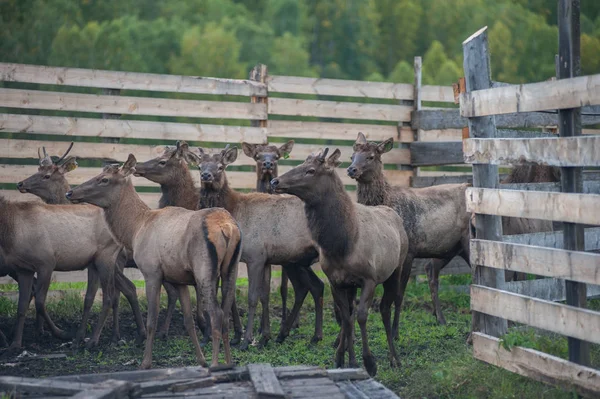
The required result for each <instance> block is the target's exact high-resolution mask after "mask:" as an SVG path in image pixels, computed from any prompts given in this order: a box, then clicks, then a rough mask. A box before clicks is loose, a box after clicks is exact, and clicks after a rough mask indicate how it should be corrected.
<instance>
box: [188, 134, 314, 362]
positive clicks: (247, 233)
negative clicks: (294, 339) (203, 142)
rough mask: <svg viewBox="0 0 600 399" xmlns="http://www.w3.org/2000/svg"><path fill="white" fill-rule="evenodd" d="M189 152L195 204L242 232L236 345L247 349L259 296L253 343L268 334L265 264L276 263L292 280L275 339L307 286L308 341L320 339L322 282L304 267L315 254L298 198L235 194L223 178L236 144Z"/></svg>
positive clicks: (268, 270)
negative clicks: (288, 307)
mask: <svg viewBox="0 0 600 399" xmlns="http://www.w3.org/2000/svg"><path fill="white" fill-rule="evenodd" d="M197 151H198V154H196V153H193V152H192V154H193V156H194V157H195V158H196V159H195V164H196V165H197V166H198V170H199V172H200V182H201V189H200V204H199V208H200V209H205V208H211V207H223V208H225V209H227V210H228V211H229V212H230V213H231V214H232V215H233V217H234V218H235V219H236V220H237V221H238V223H239V225H240V228H241V229H242V233H243V234H244V244H243V247H242V255H241V260H242V261H243V262H245V263H246V264H247V267H248V319H247V321H246V331H245V332H244V340H243V341H242V343H241V345H240V349H242V350H245V349H247V348H248V345H249V344H250V342H252V337H253V326H254V315H255V313H256V306H257V303H258V298H259V295H260V300H261V304H262V310H263V313H262V319H261V326H262V328H261V330H262V337H261V339H260V341H259V346H260V347H262V346H264V345H266V344H267V342H268V341H269V340H270V338H271V327H270V322H269V312H268V309H269V295H270V290H269V286H270V281H271V268H270V265H271V264H279V265H282V266H283V267H284V268H285V269H286V272H287V275H288V276H289V278H290V281H291V282H292V284H293V285H294V295H295V299H296V300H295V301H294V307H293V308H292V312H291V315H290V317H288V318H287V319H286V322H285V323H284V324H282V325H281V328H280V331H279V334H278V336H277V342H283V341H284V340H285V338H286V337H287V336H288V335H289V332H290V330H291V328H292V324H293V322H294V320H296V318H297V317H298V313H299V312H300V308H301V307H302V303H303V301H304V298H305V297H306V295H307V292H308V291H309V292H310V294H311V296H312V297H313V299H314V301H315V314H316V320H315V333H314V335H313V337H312V338H311V342H312V343H316V342H318V341H320V340H322V339H323V292H324V284H323V282H322V281H321V279H319V278H318V277H317V276H316V274H314V273H312V271H311V273H308V272H306V270H307V269H309V268H310V266H311V264H312V263H314V261H315V260H316V259H317V258H318V253H317V249H316V247H315V245H314V243H313V241H312V237H311V236H310V231H309V230H308V226H307V223H306V217H305V215H304V207H303V205H302V202H301V201H300V200H299V199H298V198H296V197H293V196H280V195H269V194H264V193H239V192H237V191H235V190H233V189H232V188H231V187H230V186H229V183H228V181H227V175H226V172H225V169H226V167H227V166H228V165H230V164H232V163H233V162H235V160H236V159H237V154H238V152H237V147H235V146H234V147H229V146H227V147H226V148H225V149H224V150H222V151H220V152H218V153H215V154H209V153H208V152H207V151H205V150H204V149H202V148H198V149H197Z"/></svg>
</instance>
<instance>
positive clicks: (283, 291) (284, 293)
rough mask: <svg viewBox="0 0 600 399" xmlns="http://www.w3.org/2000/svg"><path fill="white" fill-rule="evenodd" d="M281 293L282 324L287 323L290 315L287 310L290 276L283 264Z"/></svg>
mask: <svg viewBox="0 0 600 399" xmlns="http://www.w3.org/2000/svg"><path fill="white" fill-rule="evenodd" d="M279 293H280V295H281V325H282V326H283V325H285V321H286V319H287V317H288V312H287V296H288V276H287V271H286V270H285V267H284V266H283V265H282V266H281V285H280V286H279Z"/></svg>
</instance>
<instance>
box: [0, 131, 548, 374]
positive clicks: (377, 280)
mask: <svg viewBox="0 0 600 399" xmlns="http://www.w3.org/2000/svg"><path fill="white" fill-rule="evenodd" d="M293 144H294V142H293V141H289V142H288V143H286V144H284V145H283V146H281V147H277V146H274V145H266V144H264V145H260V144H259V145H256V144H248V143H242V148H243V151H244V153H245V154H246V155H247V156H249V157H251V158H253V159H254V160H255V161H256V171H257V191H258V192H253V193H239V192H237V191H235V190H233V189H232V188H231V187H230V186H229V184H228V182H227V175H226V172H225V169H226V167H227V165H229V164H231V163H233V162H235V160H236V158H237V156H238V151H237V148H236V147H231V148H230V147H229V146H227V147H226V148H225V149H224V150H222V151H219V152H215V153H208V152H207V151H205V150H203V149H202V148H197V149H192V148H190V147H189V146H188V145H187V143H185V142H178V143H177V145H176V146H175V147H167V148H166V149H165V151H164V153H163V154H162V155H160V156H159V157H157V158H155V159H152V160H149V161H147V162H144V163H137V162H136V159H135V157H134V156H133V155H132V154H130V155H129V158H128V159H127V161H126V162H125V163H124V164H123V165H122V166H119V165H108V166H106V167H104V169H103V170H102V172H101V173H100V174H99V175H98V176H96V177H94V178H92V179H90V180H89V181H87V182H85V183H83V184H81V185H79V186H77V187H76V188H74V189H71V188H70V186H69V184H68V182H67V179H66V176H67V173H68V172H69V171H71V170H73V169H75V168H76V167H77V164H76V162H75V159H74V158H67V154H68V153H69V151H70V150H71V147H72V145H73V144H72V143H71V146H70V147H69V149H68V150H67V152H66V153H65V154H64V155H63V156H62V157H60V158H59V159H58V160H57V161H53V160H52V158H51V157H50V156H48V154H46V151H45V149H44V150H43V153H42V154H40V153H39V151H38V155H39V158H40V165H39V169H38V172H37V173H36V174H34V175H33V176H31V177H29V178H27V179H26V180H24V181H22V182H19V183H18V184H17V187H18V189H19V190H20V191H21V192H23V193H25V192H28V193H31V194H34V195H37V196H38V197H40V198H41V199H42V200H43V201H44V202H45V204H44V203H41V202H10V201H7V200H6V199H4V198H1V197H0V274H1V275H7V274H10V275H11V276H12V277H13V278H15V279H16V280H17V282H18V285H19V303H18V313H17V321H16V326H15V329H14V332H13V341H12V345H11V348H12V349H18V348H20V347H21V345H22V335H23V329H24V322H25V316H26V312H27V309H28V307H29V303H30V301H31V298H32V295H33V297H34V298H35V309H36V332H37V333H41V332H42V331H43V327H44V322H45V323H46V325H47V326H48V328H49V329H50V331H51V332H52V334H53V335H55V336H56V337H59V338H61V339H67V338H69V334H67V333H66V332H65V331H62V330H61V329H59V328H58V327H57V326H56V325H55V324H54V323H53V321H52V319H51V318H50V316H49V315H48V313H47V312H46V308H45V301H46V295H47V292H48V288H49V285H50V281H51V277H52V272H54V271H71V270H82V269H86V268H87V270H88V285H87V291H86V295H85V300H84V311H83V320H82V322H81V325H80V327H79V328H78V330H77V333H76V335H75V341H74V342H75V343H76V344H79V343H81V342H82V340H83V338H84V335H85V331H86V326H87V321H88V317H89V313H90V309H91V307H92V304H93V301H94V297H95V295H96V292H97V290H98V285H99V284H100V286H101V287H102V291H103V296H102V298H103V299H102V310H101V314H100V317H99V319H98V322H97V324H96V326H95V328H94V330H93V332H92V337H91V339H90V340H89V341H88V343H87V346H89V347H91V346H95V345H97V344H98V341H99V337H100V333H101V330H102V327H103V325H104V322H105V319H106V317H107V316H108V312H109V310H110V309H111V308H112V310H113V339H114V340H118V339H119V325H118V304H119V300H118V298H119V296H120V293H123V294H124V295H125V297H126V298H127V299H128V301H129V303H130V304H131V308H132V310H133V313H134V315H135V320H136V323H137V331H138V339H139V340H140V341H142V340H144V339H146V346H145V350H144V357H143V360H142V363H141V367H142V368H149V367H150V366H151V363H152V344H153V341H154V338H155V336H156V335H157V333H158V334H159V335H163V336H166V335H167V333H168V329H169V323H170V320H171V315H172V313H173V310H174V308H175V304H176V301H177V300H179V301H180V304H181V310H182V313H183V316H184V324H185V328H186V330H187V332H188V334H189V335H190V337H191V339H192V342H193V344H194V347H195V350H196V357H197V360H198V362H199V363H200V364H202V365H206V361H205V359H204V355H203V353H202V350H201V346H200V343H199V341H198V337H197V335H196V330H195V322H194V319H193V316H192V306H191V303H190V300H191V299H190V294H189V290H188V286H190V285H192V286H195V289H196V296H197V304H196V306H197V318H198V324H199V326H200V329H201V331H202V333H203V335H204V341H205V342H207V341H208V340H209V339H212V361H211V366H216V365H218V353H219V349H220V342H221V340H222V341H223V348H224V351H225V362H226V363H231V352H230V340H229V324H230V323H229V319H230V313H231V316H232V318H233V326H234V337H233V339H232V340H231V344H238V343H240V344H241V348H242V349H244V348H247V346H248V345H249V343H251V342H252V341H253V326H254V317H255V313H256V308H257V304H258V300H259V299H260V301H261V304H262V317H261V323H260V331H261V334H262V338H261V340H260V342H259V345H264V344H265V343H266V342H267V341H268V340H269V339H270V338H271V331H270V321H269V311H268V309H269V294H270V282H271V267H270V265H272V264H275V265H282V270H283V275H282V288H281V295H282V299H283V312H282V323H281V328H280V331H279V335H278V337H277V342H282V341H283V340H284V339H285V338H286V337H287V336H288V335H289V333H290V330H291V329H292V328H293V326H294V324H295V322H296V320H297V318H298V314H299V311H300V308H301V306H302V303H303V301H304V299H305V298H306V296H307V294H308V293H309V292H310V294H311V295H312V297H313V298H314V301H315V310H316V322H315V333H314V336H313V337H312V342H317V341H319V340H321V339H322V337H323V331H322V327H323V292H324V284H323V282H322V281H321V279H319V278H318V277H317V275H316V274H315V272H314V271H313V270H312V268H311V266H312V265H313V264H315V263H316V262H317V261H318V262H320V265H321V267H322V270H323V271H324V272H325V274H326V276H327V278H328V280H329V283H330V284H331V288H332V292H333V297H334V302H335V306H334V310H335V314H336V318H337V319H338V323H339V324H340V326H341V328H340V333H339V335H338V339H337V340H336V342H337V351H336V356H335V365H336V367H343V366H344V363H345V354H346V352H347V353H348V364H349V365H350V366H356V364H357V362H356V357H355V354H354V349H353V348H354V346H353V342H354V341H353V340H354V327H353V326H354V318H356V320H357V321H358V323H359V326H360V330H361V337H362V348H363V351H362V357H363V363H364V365H365V368H366V370H367V371H368V372H369V373H370V374H371V375H374V374H375V373H376V371H377V365H376V361H375V357H374V356H373V355H372V354H371V352H370V349H369V345H368V339H367V329H366V322H367V315H368V309H369V308H370V307H371V304H372V301H373V296H374V292H375V288H376V286H377V285H378V284H382V285H383V288H384V293H383V297H382V299H381V302H380V306H379V307H380V312H381V317H382V320H383V324H384V327H385V332H386V334H387V343H388V347H389V358H390V362H391V364H392V365H398V364H399V360H398V356H397V353H396V350H395V348H394V340H395V339H396V338H397V337H398V331H399V328H398V325H399V319H400V317H399V315H400V309H401V305H402V299H403V296H404V290H405V289H406V285H407V282H408V280H409V276H410V272H411V267H412V262H413V259H415V258H429V259H431V260H430V261H429V262H428V264H427V266H426V270H427V275H428V279H429V284H430V289H431V293H432V301H433V312H434V314H435V316H436V317H437V320H438V321H439V322H440V323H445V320H444V317H443V315H442V312H441V308H440V303H439V299H438V277H439V273H440V270H441V269H442V268H443V267H444V266H445V265H446V264H447V263H448V262H450V260H451V259H452V258H453V257H454V256H456V255H460V256H462V257H463V258H464V259H465V260H466V261H467V262H468V261H469V236H470V226H471V223H470V220H471V216H470V215H469V214H467V212H466V207H465V189H466V187H467V186H468V185H467V184H448V185H440V186H433V187H428V188H421V189H414V188H408V187H395V186H390V185H389V184H388V182H387V181H386V179H385V177H384V174H383V164H382V159H381V157H382V155H383V154H384V153H386V152H388V151H389V150H391V149H392V147H393V139H392V138H390V139H388V140H386V141H384V142H381V143H373V142H367V140H366V137H365V136H364V135H363V134H362V133H359V135H358V139H357V140H356V142H355V144H354V153H353V155H352V163H351V165H350V166H349V167H348V169H347V173H348V175H349V176H350V177H352V178H353V179H355V180H356V181H357V183H358V203H355V202H353V201H351V199H350V197H349V195H348V194H347V193H346V191H345V190H344V185H343V183H342V181H341V180H340V178H339V176H338V175H337V173H336V172H335V170H336V168H337V167H338V166H339V165H340V163H341V160H340V154H341V153H340V151H339V150H337V149H336V150H334V151H333V152H332V153H331V155H329V156H328V154H329V149H327V148H326V149H325V150H324V151H323V152H321V153H318V154H314V155H311V156H309V157H308V158H307V159H306V160H305V162H304V163H303V164H301V165H299V166H297V167H295V168H293V169H292V170H290V171H289V172H287V173H285V174H283V175H281V176H278V171H277V164H278V160H279V159H280V158H283V157H284V156H287V154H289V152H291V151H292V147H293ZM190 164H191V165H194V166H196V167H197V168H198V169H199V172H200V181H201V187H200V189H199V190H198V189H197V188H196V187H195V184H194V179H193V178H192V176H191V173H190V170H189V168H188V165H190ZM536 168H537V167H536V166H531V165H530V166H523V167H521V168H515V169H514V170H513V173H512V174H511V175H510V176H509V179H510V181H511V182H517V181H519V179H520V180H521V181H520V182H530V181H540V180H545V177H547V178H549V179H550V180H552V179H556V176H555V175H553V174H552V173H545V172H543V171H538V170H537V169H536ZM542 168H544V167H542ZM131 175H135V176H142V177H145V178H147V179H149V180H151V181H153V182H156V183H158V184H160V187H161V190H162V197H161V199H160V203H159V208H160V209H156V210H153V209H150V208H149V207H148V206H147V205H146V204H145V203H144V202H143V201H142V200H141V199H140V197H139V196H138V195H137V193H136V191H135V189H134V187H133V184H132V182H131V179H130V176H131ZM540 176H542V179H540ZM78 203H86V204H83V205H77V206H75V205H72V204H78ZM504 226H505V234H518V233H527V232H531V231H540V230H544V229H546V230H549V229H551V227H552V226H551V225H550V226H547V225H541V226H540V225H537V224H527V223H519V222H517V223H514V222H510V221H509V220H508V219H507V220H506V221H505V223H504ZM506 230H511V231H506ZM240 260H241V261H243V262H245V263H246V264H247V268H248V282H249V289H248V315H247V322H246V329H245V334H244V337H243V340H242V337H241V335H242V324H241V320H240V315H239V313H238V308H237V305H236V303H235V284H236V278H237V269H238V262H239V261H240ZM125 267H137V268H139V270H140V271H141V273H142V274H143V276H144V279H145V283H146V295H147V299H148V315H147V325H146V326H144V324H143V318H142V314H141V312H140V307H139V304H138V299H137V295H136V290H135V286H134V285H133V283H132V282H131V281H130V280H129V279H128V278H127V277H125V275H124V274H123V269H124V268H125ZM34 276H35V277H34ZM287 279H289V281H290V282H291V283H292V286H293V288H294V294H295V300H294V306H293V308H292V310H291V313H289V314H288V312H287V309H286V296H287ZM161 285H162V286H164V287H165V289H166V292H167V295H168V307H167V316H166V318H165V322H164V324H163V325H162V326H161V327H160V329H157V324H158V312H159V296H160V290H161ZM219 286H220V287H221V293H222V295H221V304H220V305H219V302H218V297H217V295H218V294H217V292H218V287H219ZM358 288H360V289H361V291H360V298H359V300H358V304H357V305H356V295H357V289H358ZM392 304H393V305H394V318H393V320H392V318H391V308H392ZM355 307H356V309H355ZM2 337H3V336H0V338H2Z"/></svg>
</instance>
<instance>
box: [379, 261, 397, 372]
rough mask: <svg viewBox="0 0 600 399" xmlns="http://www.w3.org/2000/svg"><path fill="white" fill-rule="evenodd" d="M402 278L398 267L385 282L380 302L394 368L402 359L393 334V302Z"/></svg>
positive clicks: (380, 311) (391, 362)
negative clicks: (397, 350)
mask: <svg viewBox="0 0 600 399" xmlns="http://www.w3.org/2000/svg"><path fill="white" fill-rule="evenodd" d="M399 278H400V268H398V269H396V271H394V273H393V274H392V275H391V276H390V277H389V278H388V279H387V280H386V281H385V282H384V283H383V289H384V290H383V297H382V298H381V302H380V303H379V313H380V314H381V321H382V322H383V328H384V329H385V336H386V338H387V344H388V352H389V359H390V366H391V367H392V368H395V367H399V366H400V360H399V358H398V354H397V352H396V347H395V345H394V337H393V334H392V322H391V317H392V311H391V310H392V303H393V302H394V300H395V299H396V295H397V293H398V285H399Z"/></svg>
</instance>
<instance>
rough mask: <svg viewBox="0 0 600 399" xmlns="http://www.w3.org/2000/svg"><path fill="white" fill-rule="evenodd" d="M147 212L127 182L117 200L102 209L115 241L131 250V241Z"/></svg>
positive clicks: (142, 202) (145, 206) (146, 206)
mask: <svg viewBox="0 0 600 399" xmlns="http://www.w3.org/2000/svg"><path fill="white" fill-rule="evenodd" d="M149 210H150V208H149V207H148V205H146V204H145V203H144V201H142V199H141V198H140V196H139V195H138V194H137V193H136V192H135V189H134V188H133V184H132V183H131V181H129V182H127V183H125V184H124V187H123V188H122V189H121V193H120V196H119V198H118V199H117V200H116V201H115V202H113V203H112V204H111V205H110V206H109V207H108V208H105V209H104V216H105V218H106V222H107V223H108V225H109V227H110V230H111V232H112V233H113V235H114V236H115V238H116V239H117V241H118V242H119V243H121V244H122V245H124V246H125V247H126V248H127V249H128V250H132V249H133V239H134V237H135V235H136V233H137V232H138V230H139V229H140V228H141V227H142V225H143V224H144V221H145V219H146V214H147V213H148V211H149Z"/></svg>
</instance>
